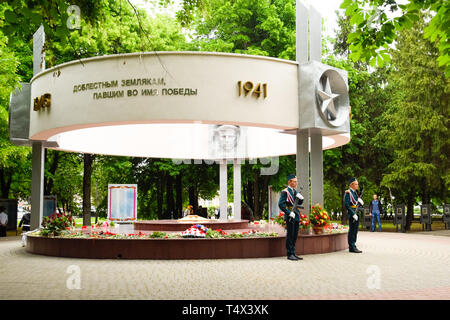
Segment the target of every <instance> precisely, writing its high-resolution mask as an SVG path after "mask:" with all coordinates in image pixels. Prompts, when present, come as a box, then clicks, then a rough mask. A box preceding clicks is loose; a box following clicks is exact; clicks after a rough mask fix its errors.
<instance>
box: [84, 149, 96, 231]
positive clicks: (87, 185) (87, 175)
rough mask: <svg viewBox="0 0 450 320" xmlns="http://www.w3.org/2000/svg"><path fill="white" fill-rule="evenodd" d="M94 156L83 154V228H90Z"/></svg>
mask: <svg viewBox="0 0 450 320" xmlns="http://www.w3.org/2000/svg"><path fill="white" fill-rule="evenodd" d="M94 157H95V156H94V155H92V154H88V153H85V154H84V156H83V160H84V173H83V226H88V227H90V226H91V175H92V162H93V160H94Z"/></svg>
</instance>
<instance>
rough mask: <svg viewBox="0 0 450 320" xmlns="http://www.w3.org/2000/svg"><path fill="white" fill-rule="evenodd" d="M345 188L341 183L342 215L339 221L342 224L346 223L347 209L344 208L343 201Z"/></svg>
mask: <svg viewBox="0 0 450 320" xmlns="http://www.w3.org/2000/svg"><path fill="white" fill-rule="evenodd" d="M345 190H346V186H345V185H342V186H341V195H342V196H341V199H342V215H341V223H342V224H348V216H347V209H345V201H344V197H345Z"/></svg>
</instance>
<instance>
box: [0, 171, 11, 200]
mask: <svg viewBox="0 0 450 320" xmlns="http://www.w3.org/2000/svg"><path fill="white" fill-rule="evenodd" d="M10 187H11V175H8V174H7V173H6V172H5V170H3V169H0V198H3V199H8V197H9V189H10Z"/></svg>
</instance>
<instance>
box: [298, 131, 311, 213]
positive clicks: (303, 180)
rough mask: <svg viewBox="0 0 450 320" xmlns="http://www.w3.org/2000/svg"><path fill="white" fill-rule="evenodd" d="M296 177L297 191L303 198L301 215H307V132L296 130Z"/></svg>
mask: <svg viewBox="0 0 450 320" xmlns="http://www.w3.org/2000/svg"><path fill="white" fill-rule="evenodd" d="M295 160H296V175H297V182H298V186H297V191H299V192H300V193H301V194H302V195H303V197H304V198H305V199H304V200H303V204H302V206H303V207H304V208H305V209H304V210H302V212H303V213H305V214H309V207H310V205H309V138H308V130H297V156H296V158H295Z"/></svg>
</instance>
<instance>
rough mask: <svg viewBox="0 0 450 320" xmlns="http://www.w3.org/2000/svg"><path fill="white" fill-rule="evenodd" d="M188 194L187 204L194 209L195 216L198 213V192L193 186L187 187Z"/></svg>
mask: <svg viewBox="0 0 450 320" xmlns="http://www.w3.org/2000/svg"><path fill="white" fill-rule="evenodd" d="M188 193H189V204H190V205H191V206H192V208H193V209H194V213H195V214H197V213H198V192H197V188H196V187H195V186H189V189H188Z"/></svg>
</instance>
